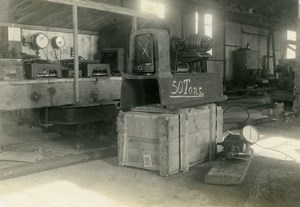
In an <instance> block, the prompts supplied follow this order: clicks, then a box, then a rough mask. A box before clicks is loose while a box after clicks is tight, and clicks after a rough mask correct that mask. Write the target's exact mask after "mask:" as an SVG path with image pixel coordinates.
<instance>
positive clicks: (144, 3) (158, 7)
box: [141, 0, 165, 18]
mask: <svg viewBox="0 0 300 207" xmlns="http://www.w3.org/2000/svg"><path fill="white" fill-rule="evenodd" d="M141 10H142V11H143V12H147V13H150V14H155V15H157V16H158V17H160V18H165V5H164V4H161V3H158V2H154V1H148V0H141Z"/></svg>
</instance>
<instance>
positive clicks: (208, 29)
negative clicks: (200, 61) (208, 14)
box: [204, 25, 212, 37]
mask: <svg viewBox="0 0 300 207" xmlns="http://www.w3.org/2000/svg"><path fill="white" fill-rule="evenodd" d="M204 33H205V35H206V36H209V37H212V26H206V25H205V27H204Z"/></svg>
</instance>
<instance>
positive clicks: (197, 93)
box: [121, 28, 226, 109]
mask: <svg viewBox="0 0 300 207" xmlns="http://www.w3.org/2000/svg"><path fill="white" fill-rule="evenodd" d="M143 37H144V40H141V42H137V41H139V40H138V39H141V38H143ZM204 39H205V37H204ZM192 40H194V41H192ZM209 41H210V40H208V43H207V42H205V41H204V42H203V37H202V38H199V37H198V36H192V37H188V38H187V39H186V40H185V41H184V42H183V44H184V45H185V48H188V49H192V51H193V52H194V53H193V54H191V52H190V51H191V50H189V51H183V52H182V53H181V59H184V61H186V60H187V58H186V57H189V59H193V57H194V56H195V59H198V61H199V60H202V59H203V58H204V59H206V55H203V53H202V54H199V50H201V47H203V46H204V47H205V46H207V45H206V43H207V44H209ZM151 42H152V43H151ZM177 42H178V41H177ZM191 42H195V44H192V43H191ZM138 48H139V49H138ZM206 49H208V48H206ZM208 50H209V49H208ZM208 50H207V51H208ZM207 51H202V52H204V53H206V52H207ZM129 52H130V55H129V56H130V57H129V67H128V74H126V75H124V76H123V83H122V91H121V108H123V109H130V108H132V107H135V106H141V105H150V104H161V105H162V106H164V107H165V108H169V109H175V108H179V107H191V106H196V105H200V104H206V103H212V102H219V101H223V100H225V99H226V96H224V95H223V86H222V74H220V73H206V72H205V71H204V73H199V72H195V71H190V70H189V69H188V68H189V67H188V66H186V67H183V68H178V67H177V68H176V69H174V71H173V73H172V71H171V68H172V67H173V66H172V65H174V61H172V62H173V63H172V62H171V60H170V58H171V54H170V52H171V51H170V37H169V34H168V32H167V31H165V30H158V29H151V28H150V29H141V30H136V31H133V32H132V34H131V37H130V51H129ZM195 52H196V54H195ZM175 53H176V52H175ZM140 55H145V56H147V57H145V58H146V59H147V58H148V59H152V60H149V61H148V62H147V63H143V60H141V61H139V60H137V58H139V57H138V56H140ZM175 56H178V58H177V59H180V54H177V55H176V54H175ZM191 57H192V58H191ZM141 58H143V57H141ZM177 59H175V62H178V60H177ZM181 71H184V72H181Z"/></svg>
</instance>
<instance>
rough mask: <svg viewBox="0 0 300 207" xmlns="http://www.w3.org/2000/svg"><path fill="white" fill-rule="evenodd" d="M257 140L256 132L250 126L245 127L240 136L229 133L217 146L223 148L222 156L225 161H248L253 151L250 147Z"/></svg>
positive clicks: (257, 134)
mask: <svg viewBox="0 0 300 207" xmlns="http://www.w3.org/2000/svg"><path fill="white" fill-rule="evenodd" d="M258 140H259V132H258V130H257V129H256V128H255V127H254V126H251V125H247V126H245V127H244V128H243V129H242V130H241V132H240V134H232V133H230V134H229V135H228V136H227V137H225V138H224V140H223V142H218V143H217V144H218V145H221V146H223V152H222V155H224V157H225V158H226V159H227V160H248V159H249V157H250V156H251V154H252V153H253V150H252V149H251V147H250V146H251V145H253V144H255V143H256V142H257V141H258Z"/></svg>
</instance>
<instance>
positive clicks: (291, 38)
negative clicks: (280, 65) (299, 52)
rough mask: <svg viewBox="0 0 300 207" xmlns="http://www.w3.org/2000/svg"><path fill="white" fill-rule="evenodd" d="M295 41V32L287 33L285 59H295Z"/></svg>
mask: <svg viewBox="0 0 300 207" xmlns="http://www.w3.org/2000/svg"><path fill="white" fill-rule="evenodd" d="M296 40H297V33H296V32H295V31H291V30H288V31H287V42H288V43H287V48H286V58H287V59H293V58H296Z"/></svg>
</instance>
